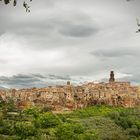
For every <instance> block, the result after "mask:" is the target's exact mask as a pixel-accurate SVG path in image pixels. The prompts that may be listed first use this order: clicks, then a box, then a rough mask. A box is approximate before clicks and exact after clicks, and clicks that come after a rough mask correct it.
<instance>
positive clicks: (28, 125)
mask: <svg viewBox="0 0 140 140" xmlns="http://www.w3.org/2000/svg"><path fill="white" fill-rule="evenodd" d="M0 110H1V111H0V140H140V108H139V107H135V108H122V107H110V106H92V107H88V108H85V109H80V110H76V111H73V112H63V113H61V114H54V113H52V112H51V111H49V109H48V108H47V107H44V108H37V107H36V108H35V107H34V108H27V109H25V110H24V111H20V110H18V109H17V108H16V107H15V106H14V103H13V102H12V101H11V102H9V103H3V102H1V103H0Z"/></svg>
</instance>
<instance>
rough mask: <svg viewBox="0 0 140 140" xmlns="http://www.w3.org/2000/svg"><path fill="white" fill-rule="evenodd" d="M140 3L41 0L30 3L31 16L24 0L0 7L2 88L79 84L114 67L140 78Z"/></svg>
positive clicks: (124, 1)
mask: <svg viewBox="0 0 140 140" xmlns="http://www.w3.org/2000/svg"><path fill="white" fill-rule="evenodd" d="M19 2H21V1H19ZM139 5H140V1H139V0H135V1H133V2H126V0H117V1H116V0H106V1H103V0H76V1H75V0H41V2H40V1H33V2H32V3H31V12H30V13H26V12H25V9H24V8H23V6H22V2H21V7H20V4H18V5H17V6H16V7H13V6H11V5H7V6H4V5H3V6H1V5H0V6H1V7H0V67H1V68H0V75H1V77H0V83H1V84H0V85H1V86H3V85H4V86H5V87H16V88H22V87H34V86H36V87H44V86H48V85H56V84H60V83H61V84H64V83H65V82H66V81H68V80H70V81H74V82H77V83H78V82H79V83H81V82H83V81H88V80H93V78H94V79H95V80H96V79H97V80H98V79H101V78H102V77H105V73H106V71H110V69H114V70H115V71H117V72H120V73H127V72H130V73H136V74H137V76H138V75H139V74H138V73H139V71H140V68H139V65H140V62H139V61H138V60H139V59H140V53H139V52H140V49H139V44H140V39H139V38H140V37H139V35H140V34H136V33H135V31H136V30H137V25H136V21H135V19H136V17H139V16H140V14H139V13H140V8H139ZM89 52H90V53H89ZM103 60H105V61H103ZM130 62H131V63H130ZM18 73H25V74H18ZM27 73H31V74H27ZM32 73H37V74H32ZM46 73H47V74H46ZM50 73H51V74H50ZM9 75H10V76H9ZM12 75H13V76H12ZM67 75H70V76H67ZM73 76H77V77H76V78H73ZM80 76H83V77H84V78H80ZM122 77H123V76H122ZM133 77H134V78H136V76H133ZM130 80H133V79H132V78H131V79H130ZM137 81H138V80H137Z"/></svg>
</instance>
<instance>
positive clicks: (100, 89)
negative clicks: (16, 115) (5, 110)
mask: <svg viewBox="0 0 140 140" xmlns="http://www.w3.org/2000/svg"><path fill="white" fill-rule="evenodd" d="M9 99H12V100H14V102H15V103H16V105H17V106H18V107H23V108H24V107H28V106H34V105H36V106H47V107H49V108H51V109H52V110H56V111H61V110H74V109H77V108H84V107H87V106H91V105H96V104H107V105H111V106H123V107H133V106H136V105H139V104H140V87H139V86H132V85H131V84H130V82H118V81H115V77H114V72H113V71H111V72H110V78H109V82H108V83H104V82H101V83H94V82H90V83H87V84H83V85H80V86H73V85H71V83H70V81H68V82H67V84H66V85H64V86H56V87H46V88H31V89H19V90H15V89H10V90H0V100H3V101H6V102H7V101H8V100H9Z"/></svg>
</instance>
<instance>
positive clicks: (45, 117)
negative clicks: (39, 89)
mask: <svg viewBox="0 0 140 140" xmlns="http://www.w3.org/2000/svg"><path fill="white" fill-rule="evenodd" d="M37 122H38V124H40V126H41V128H51V127H55V126H57V125H59V124H60V123H61V120H60V119H59V117H58V116H56V115H54V114H53V113H51V112H48V113H44V114H42V115H40V116H39V118H38V119H37Z"/></svg>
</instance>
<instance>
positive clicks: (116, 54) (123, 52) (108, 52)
mask: <svg viewBox="0 0 140 140" xmlns="http://www.w3.org/2000/svg"><path fill="white" fill-rule="evenodd" d="M90 54H91V55H94V56H96V57H99V58H121V57H125V56H135V57H136V56H138V55H139V53H138V52H136V51H135V50H133V49H129V48H126V49H120V48H118V49H117V48H112V49H102V50H95V51H92V52H90Z"/></svg>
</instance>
